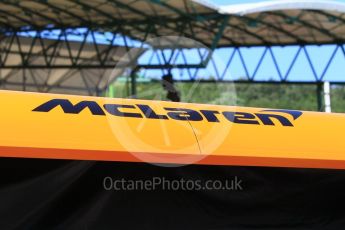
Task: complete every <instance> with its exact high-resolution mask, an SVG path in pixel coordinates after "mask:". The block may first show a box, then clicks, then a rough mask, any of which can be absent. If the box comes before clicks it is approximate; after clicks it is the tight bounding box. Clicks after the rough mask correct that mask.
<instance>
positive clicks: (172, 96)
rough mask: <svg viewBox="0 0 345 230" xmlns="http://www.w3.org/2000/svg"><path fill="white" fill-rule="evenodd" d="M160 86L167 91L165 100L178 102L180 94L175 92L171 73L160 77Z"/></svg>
mask: <svg viewBox="0 0 345 230" xmlns="http://www.w3.org/2000/svg"><path fill="white" fill-rule="evenodd" d="M162 86H163V88H164V89H165V90H166V91H168V94H167V98H168V99H169V100H171V101H174V102H180V101H181V98H180V93H179V92H178V91H177V90H176V88H175V86H174V79H173V76H172V75H171V73H169V74H167V75H164V76H163V77H162Z"/></svg>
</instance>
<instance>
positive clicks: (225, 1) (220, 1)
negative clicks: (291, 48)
mask: <svg viewBox="0 0 345 230" xmlns="http://www.w3.org/2000/svg"><path fill="white" fill-rule="evenodd" d="M208 1H209V2H212V3H214V4H217V5H229V4H236V3H251V2H262V0H208ZM280 1H284V0H280ZM336 1H338V2H345V0H336Z"/></svg>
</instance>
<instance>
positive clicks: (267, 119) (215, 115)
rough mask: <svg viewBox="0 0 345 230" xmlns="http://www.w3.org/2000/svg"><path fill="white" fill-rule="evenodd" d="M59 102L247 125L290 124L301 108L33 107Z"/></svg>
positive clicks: (97, 111) (96, 110) (74, 110)
mask: <svg viewBox="0 0 345 230" xmlns="http://www.w3.org/2000/svg"><path fill="white" fill-rule="evenodd" d="M58 106H60V107H61V108H62V110H63V111H64V113H69V114H79V113H80V112H81V111H83V110H84V109H88V110H89V111H90V112H91V114H92V115H97V116H105V115H106V113H108V114H110V115H113V116H120V117H131V118H139V119H140V118H141V119H162V120H169V119H173V120H181V121H187V120H188V121H207V122H220V119H219V118H220V116H223V117H225V119H226V120H228V121H230V122H233V123H236V124H247V125H268V126H275V125H277V124H280V125H282V126H286V127H293V126H294V125H293V121H294V120H296V119H298V118H299V117H300V116H301V115H302V112H301V111H295V110H261V111H259V112H256V113H250V112H238V111H216V110H193V109H187V108H179V107H178V108H175V107H164V108H163V109H164V111H165V113H164V114H159V113H157V112H156V111H154V110H153V109H152V108H151V107H150V106H149V105H146V104H104V105H103V106H101V105H99V104H98V103H97V102H96V101H81V102H79V103H77V104H75V105H73V104H72V103H71V102H70V101H69V100H67V99H52V100H50V101H48V102H46V103H43V104H42V105H40V106H38V107H37V108H35V109H33V111H35V112H49V111H51V110H52V109H54V108H56V107H58Z"/></svg>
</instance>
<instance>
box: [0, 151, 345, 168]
mask: <svg viewBox="0 0 345 230" xmlns="http://www.w3.org/2000/svg"><path fill="white" fill-rule="evenodd" d="M0 152H1V157H9V158H40V159H60V160H91V161H117V162H143V161H142V160H140V159H139V158H137V157H136V156H135V155H134V154H132V153H129V152H118V151H100V150H78V149H50V148H28V147H6V146H0ZM136 154H140V153H136ZM143 154H150V153H143ZM150 155H151V154H150ZM152 155H153V156H154V157H155V158H152V160H150V163H164V164H184V163H185V162H184V160H185V159H186V158H188V157H195V155H192V154H186V155H183V157H181V155H180V154H166V153H165V154H162V153H152ZM157 158H160V159H164V160H154V159H157ZM162 161H164V162H162ZM195 164H200V165H227V166H260V167H288V168H322V169H345V161H337V160H319V159H296V158H270V157H242V156H241V157H239V156H216V155H210V156H206V157H205V158H203V159H201V160H199V161H198V162H195Z"/></svg>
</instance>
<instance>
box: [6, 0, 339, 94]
mask: <svg viewBox="0 0 345 230" xmlns="http://www.w3.org/2000/svg"><path fill="white" fill-rule="evenodd" d="M344 13H345V4H342V3H334V2H333V3H330V2H329V3H328V2H325V1H313V3H311V2H310V1H304V0H302V1H296V0H287V1H283V2H278V3H272V2H271V3H262V4H261V3H260V4H249V5H248V4H244V5H239V6H229V7H222V8H220V7H215V6H212V5H210V4H206V3H205V2H203V1H199V0H179V1H175V0H165V1H163V0H140V1H130V2H128V1H124V0H94V1H85V0H60V1H53V0H47V1H12V0H4V1H2V2H1V3H0V41H1V43H0V50H1V54H0V88H5V89H18V90H30V91H31V90H32V91H40V92H61V93H75V94H88V95H100V94H101V93H102V91H104V90H105V89H106V88H107V86H108V84H109V83H111V81H112V80H114V79H110V80H109V79H107V80H104V79H105V76H110V75H111V72H113V71H114V67H115V66H116V65H117V63H118V61H119V59H120V58H121V57H122V56H123V55H124V54H125V53H126V52H127V51H129V50H130V49H132V48H135V49H137V52H136V54H137V55H135V56H134V57H129V58H130V59H131V60H130V63H131V65H132V64H133V63H134V62H138V63H137V64H136V66H137V67H138V69H140V68H141V69H146V70H148V69H159V70H160V71H162V72H164V71H168V70H169V71H171V70H172V69H180V70H179V71H180V72H183V73H185V74H184V76H183V77H182V78H181V79H177V80H181V81H194V80H196V79H197V78H202V81H205V82H210V81H223V82H227V81H235V82H250V83H310V84H317V85H321V84H322V82H323V81H329V82H331V83H334V84H337V83H339V84H340V83H343V82H345V78H332V77H329V76H328V75H330V74H329V72H330V70H331V69H332V65H333V63H335V62H344V61H345V50H344V44H345V14H344ZM167 35H168V36H171V35H174V36H183V37H187V38H190V39H193V40H195V41H197V42H199V43H201V44H204V45H205V46H207V47H208V48H209V49H210V50H211V52H209V53H207V54H205V53H204V52H203V51H200V50H199V49H196V53H197V55H198V56H199V57H198V60H199V62H193V63H191V60H190V58H188V52H191V50H192V49H195V47H188V46H186V47H182V48H181V47H180V48H178V47H176V48H174V49H173V50H170V51H169V52H170V56H169V55H166V54H165V53H166V52H167V51H166V49H167V47H164V45H162V46H161V47H157V46H156V47H150V44H147V43H145V41H147V40H148V39H150V38H154V37H159V36H167ZM281 46H284V47H287V48H284V49H289V48H291V49H294V54H293V55H292V56H291V58H282V55H284V51H282V50H279V49H280V47H281ZM312 46H321V47H323V46H327V47H328V48H329V49H330V50H331V52H330V53H329V55H328V56H327V55H325V56H327V57H323V58H324V63H322V64H320V63H318V62H315V61H314V58H315V57H313V54H311V52H310V48H311V47H312ZM152 50H153V51H152ZM221 50H223V53H222V61H223V62H224V64H221V65H220V64H219V63H218V62H217V61H215V59H213V58H212V55H213V54H217V52H221ZM224 50H226V52H225V53H226V55H224ZM248 50H254V51H253V54H250V52H248ZM255 50H256V51H255ZM257 50H260V52H259V53H258V51H257ZM146 52H148V53H149V56H150V55H151V56H152V57H153V58H146V59H144V58H142V57H143V55H144V54H145V53H146ZM150 52H151V54H150ZM212 52H213V53H212ZM245 53H246V54H245ZM289 53H291V52H289ZM248 55H249V56H255V57H256V58H254V59H255V61H253V60H254V59H253V58H248ZM316 58H317V57H316ZM268 59H269V62H270V63H271V66H272V69H273V70H275V76H266V77H262V76H261V75H262V73H260V71H261V69H262V66H263V65H264V64H265V63H267V60H268ZM301 59H304V62H305V63H307V66H306V68H308V69H309V70H308V71H309V72H310V73H311V76H312V78H309V79H307V80H305V79H306V78H305V77H304V78H302V76H298V75H296V74H294V73H293V70H294V68H295V67H296V66H297V65H299V63H300V60H301ZM157 60H158V61H157ZM281 60H284V63H282V61H281ZM194 61H195V60H194ZM344 64H345V63H344ZM117 68H118V69H117V70H115V71H118V75H121V73H122V71H124V69H125V68H126V66H123V67H119V66H117ZM205 68H211V69H213V70H211V72H212V79H211V78H207V77H210V76H204V75H202V74H201V73H202V71H203V69H205ZM235 68H237V69H238V68H240V69H242V74H241V75H239V76H234V75H232V74H230V73H231V70H232V69H235ZM148 75H149V74H147V76H148ZM132 76H134V75H132ZM301 79H302V80H301ZM133 81H135V79H132V82H133Z"/></svg>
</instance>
